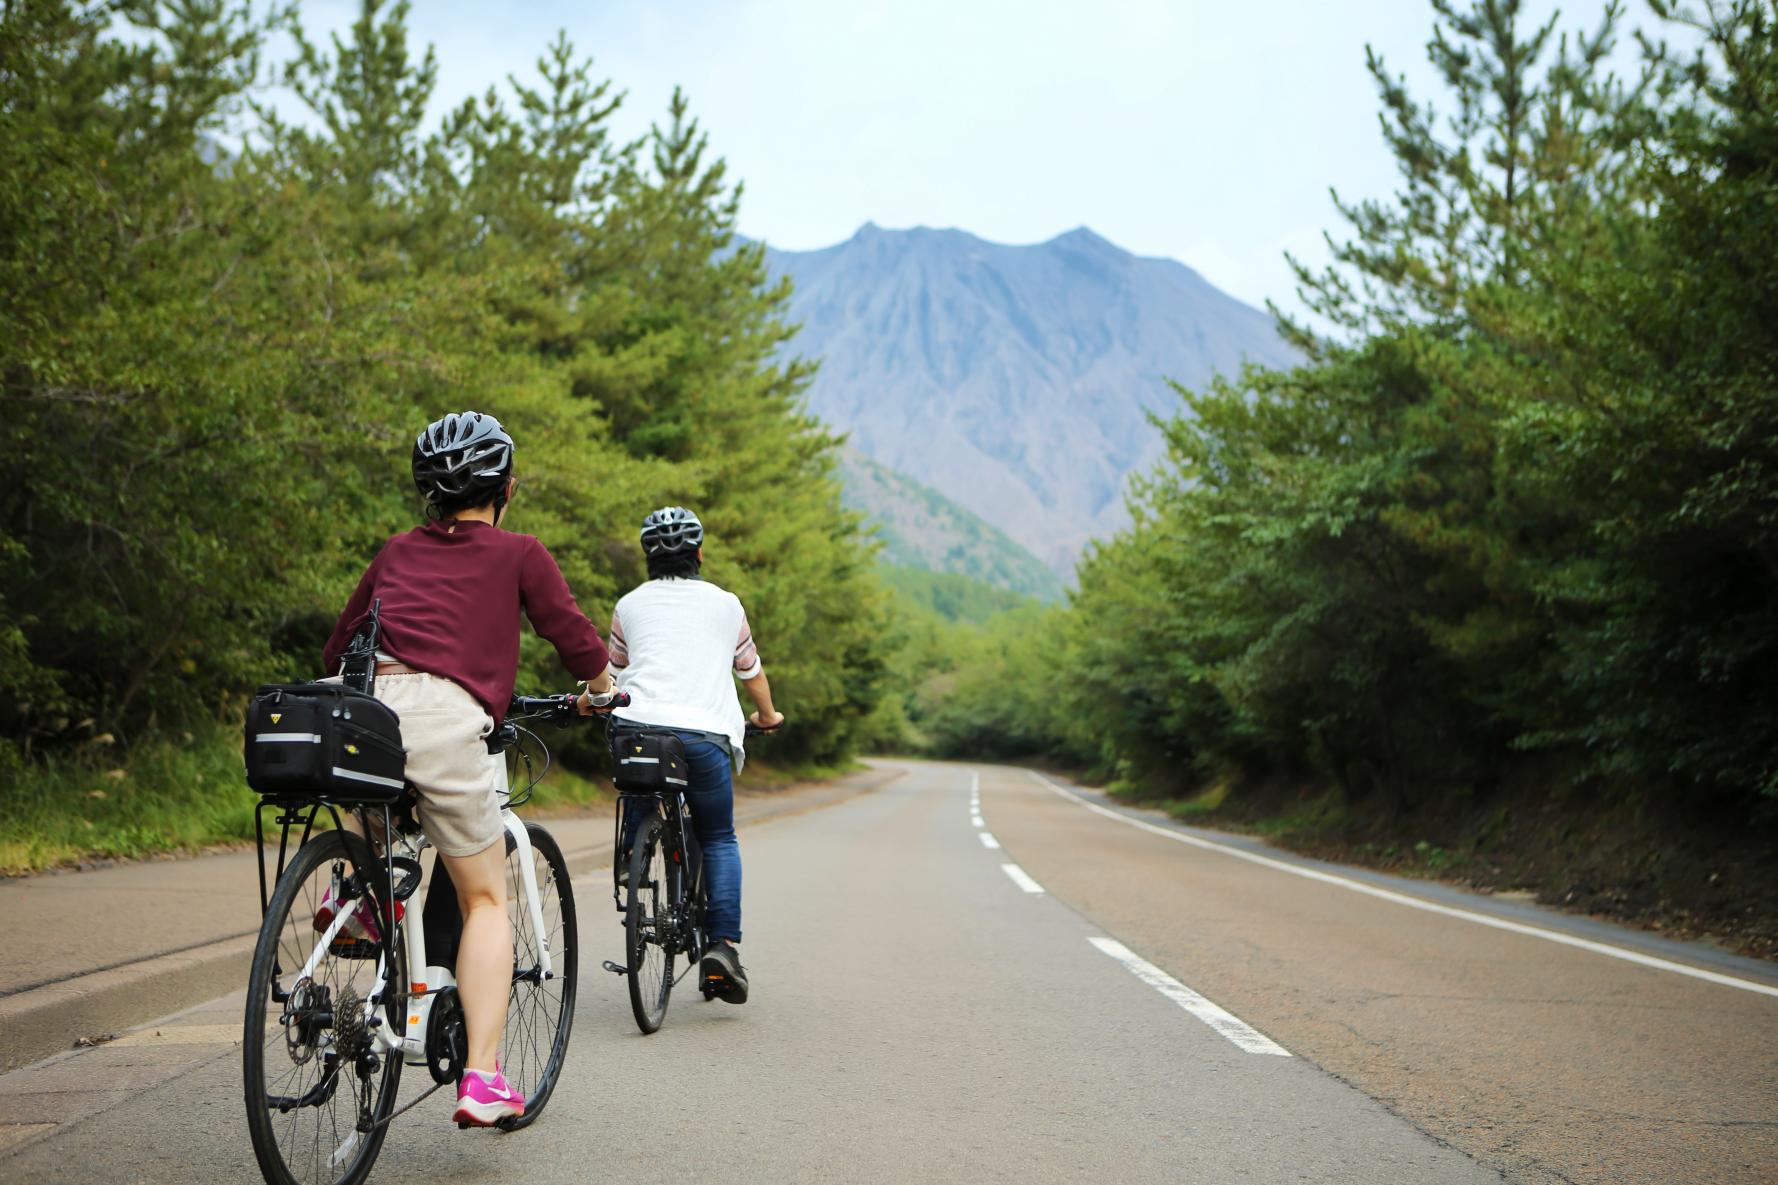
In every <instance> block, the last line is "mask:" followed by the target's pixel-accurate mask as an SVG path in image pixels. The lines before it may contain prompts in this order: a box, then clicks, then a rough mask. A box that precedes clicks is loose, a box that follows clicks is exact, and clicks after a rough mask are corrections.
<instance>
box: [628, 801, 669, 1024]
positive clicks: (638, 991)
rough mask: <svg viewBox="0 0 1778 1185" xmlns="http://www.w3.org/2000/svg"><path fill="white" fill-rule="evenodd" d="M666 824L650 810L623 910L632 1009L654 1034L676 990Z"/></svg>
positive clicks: (636, 844) (634, 852)
mask: <svg viewBox="0 0 1778 1185" xmlns="http://www.w3.org/2000/svg"><path fill="white" fill-rule="evenodd" d="M666 849H667V824H666V820H664V819H662V818H661V816H660V814H659V813H658V812H656V813H653V814H650V816H649V817H648V819H647V820H645V821H644V822H643V824H642V827H641V830H640V832H639V833H638V834H637V836H636V838H635V840H634V841H633V842H632V843H631V845H630V888H629V906H628V908H627V909H625V911H624V965H625V966H626V967H627V968H628V969H629V980H630V1011H631V1012H633V1013H634V1014H635V1016H636V1027H637V1028H639V1029H641V1030H642V1031H643V1032H644V1033H652V1032H654V1031H655V1030H656V1029H658V1028H660V1027H661V1021H662V1020H664V1019H665V1018H666V1015H667V997H668V996H670V995H672V993H673V940H674V934H673V921H672V917H673V893H672V889H673V886H672V885H671V883H669V881H668V879H667V875H668V865H669V861H670V860H671V858H672V854H671V853H669V852H668V851H667V850H666Z"/></svg>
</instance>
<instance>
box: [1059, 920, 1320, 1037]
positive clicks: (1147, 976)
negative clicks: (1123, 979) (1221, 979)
mask: <svg viewBox="0 0 1778 1185" xmlns="http://www.w3.org/2000/svg"><path fill="white" fill-rule="evenodd" d="M1087 941H1088V942H1090V943H1092V944H1093V945H1094V946H1096V947H1098V948H1099V949H1100V950H1102V951H1104V952H1105V953H1106V954H1108V955H1110V956H1111V957H1112V958H1114V959H1116V960H1117V961H1118V962H1120V963H1122V964H1123V965H1124V966H1125V967H1127V968H1129V970H1130V972H1131V974H1133V975H1135V976H1136V978H1137V979H1140V980H1141V981H1142V982H1143V983H1146V984H1147V985H1148V986H1149V987H1151V988H1153V989H1154V990H1155V991H1157V992H1159V993H1161V995H1163V996H1165V997H1167V999H1169V1000H1171V1001H1173V1002H1174V1003H1175V1004H1177V1005H1179V1006H1180V1007H1181V1008H1183V1009H1185V1010H1186V1011H1187V1012H1189V1013H1191V1014H1192V1015H1193V1016H1195V1017H1197V1018H1198V1019H1199V1020H1201V1021H1203V1022H1204V1023H1205V1024H1207V1025H1209V1026H1210V1027H1211V1028H1213V1029H1215V1030H1216V1031H1217V1032H1218V1033H1221V1034H1222V1035H1223V1036H1224V1037H1227V1038H1228V1039H1229V1040H1230V1041H1232V1042H1234V1043H1235V1044H1236V1045H1238V1046H1240V1047H1241V1048H1242V1049H1245V1050H1246V1051H1247V1052H1248V1053H1267V1054H1271V1055H1272V1056H1273V1057H1289V1056H1290V1050H1288V1049H1286V1048H1284V1046H1282V1045H1280V1044H1278V1043H1277V1042H1276V1041H1274V1040H1272V1039H1271V1038H1270V1037H1268V1036H1266V1035H1265V1034H1264V1033H1262V1032H1260V1031H1259V1030H1258V1029H1256V1028H1254V1027H1253V1026H1252V1025H1250V1024H1248V1023H1247V1022H1246V1021H1244V1020H1242V1019H1241V1018H1240V1017H1238V1016H1236V1015H1235V1014H1234V1013H1232V1012H1230V1011H1229V1010H1228V1009H1226V1008H1224V1007H1222V1006H1221V1005H1219V1004H1216V1003H1215V1002H1213V1001H1211V1000H1206V999H1205V998H1204V997H1202V996H1200V995H1198V993H1196V992H1194V991H1192V990H1191V989H1190V988H1188V987H1186V986H1185V985H1184V984H1183V983H1180V982H1179V981H1178V980H1177V979H1174V978H1173V977H1172V976H1171V975H1168V974H1167V973H1166V972H1165V971H1162V970H1161V969H1160V968H1159V967H1156V966H1155V965H1154V964H1153V963H1151V962H1149V961H1148V960H1147V959H1144V958H1142V957H1141V956H1139V955H1137V954H1136V953H1135V952H1134V951H1132V950H1131V949H1130V948H1129V947H1127V946H1125V945H1124V944H1123V943H1121V942H1119V941H1117V940H1116V939H1115V938H1102V937H1099V936H1098V935H1092V936H1090V937H1088V938H1087Z"/></svg>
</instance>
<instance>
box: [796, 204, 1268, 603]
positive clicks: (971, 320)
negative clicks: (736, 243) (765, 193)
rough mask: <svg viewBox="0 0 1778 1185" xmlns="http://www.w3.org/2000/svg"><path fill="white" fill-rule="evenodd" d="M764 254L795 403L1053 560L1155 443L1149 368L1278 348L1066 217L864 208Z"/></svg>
mask: <svg viewBox="0 0 1778 1185" xmlns="http://www.w3.org/2000/svg"><path fill="white" fill-rule="evenodd" d="M766 257H767V261H768V265H769V266H770V268H771V270H772V272H773V274H774V276H789V277H790V278H791V279H792V280H793V282H794V291H793V294H792V297H791V302H790V306H789V310H788V316H789V319H790V320H792V321H794V322H799V323H800V324H801V329H800V331H799V333H798V335H797V336H796V337H795V338H794V339H793V340H792V341H791V343H790V345H789V347H788V348H789V349H791V350H793V351H794V352H796V353H799V354H802V355H805V356H809V357H817V358H820V359H821V367H820V369H819V370H818V371H817V373H816V375H815V378H814V380H813V382H812V383H811V385H810V388H809V406H810V410H811V411H812V412H813V413H814V414H815V415H817V416H819V417H820V418H821V419H822V420H824V421H825V422H827V423H828V424H829V425H830V426H832V427H834V428H836V429H838V430H840V431H842V432H845V433H847V435H848V437H849V439H850V442H851V444H852V446H853V447H854V448H856V449H857V450H858V452H859V453H862V454H863V455H865V456H867V457H869V458H871V459H872V460H874V461H876V462H877V463H879V464H881V465H884V466H886V467H888V468H889V469H892V470H896V471H898V472H900V473H903V474H905V475H907V476H908V477H910V478H912V479H914V480H915V481H916V482H918V483H920V484H922V485H925V486H929V487H931V488H932V489H934V490H936V491H937V492H938V493H940V494H942V495H943V496H944V497H946V498H948V499H950V500H951V501H953V502H955V503H957V504H958V505H959V506H962V507H963V508H965V509H966V510H969V511H971V512H973V513H974V514H976V515H979V516H980V517H981V518H983V519H985V520H986V521H987V522H989V523H991V524H992V525H993V526H995V527H997V528H999V529H1000V530H1001V531H1003V532H1005V533H1006V534H1007V535H1008V536H1010V537H1011V538H1012V539H1013V540H1014V541H1016V542H1017V543H1019V544H1020V545H1022V546H1023V547H1025V548H1026V549H1028V550H1030V551H1032V552H1033V553H1035V554H1036V555H1037V556H1038V557H1039V558H1041V559H1042V560H1043V561H1044V562H1045V563H1046V564H1047V565H1048V566H1049V567H1050V568H1051V570H1052V571H1055V572H1057V573H1058V574H1061V575H1063V576H1067V575H1069V574H1071V572H1072V568H1073V563H1074V560H1075V558H1076V557H1077V556H1078V555H1079V553H1080V550H1081V549H1082V547H1084V546H1085V544H1086V543H1087V542H1088V541H1089V540H1090V539H1092V538H1095V537H1102V536H1104V535H1107V534H1109V533H1111V532H1112V531H1114V530H1115V529H1117V527H1119V526H1121V525H1122V524H1123V522H1124V521H1126V513H1127V512H1126V509H1125V507H1124V504H1123V494H1124V491H1125V489H1126V488H1127V482H1128V479H1129V476H1130V475H1131V474H1132V473H1134V472H1137V471H1140V470H1142V469H1145V468H1147V467H1148V466H1150V465H1152V464H1153V463H1154V461H1156V460H1157V459H1158V458H1159V457H1160V455H1161V451H1162V443H1161V437H1160V433H1159V432H1158V431H1157V430H1156V429H1155V428H1154V426H1153V424H1152V423H1150V421H1149V418H1148V417H1149V414H1150V413H1151V412H1161V413H1166V412H1169V411H1171V410H1172V409H1173V408H1174V407H1175V406H1176V401H1175V397H1174V396H1173V393H1172V391H1171V389H1170V388H1169V387H1168V385H1167V380H1168V379H1173V380H1176V381H1178V382H1180V383H1182V384H1184V385H1186V386H1196V385H1200V384H1202V383H1204V382H1206V381H1208V380H1209V378H1210V377H1211V376H1212V375H1213V374H1215V373H1218V372H1222V373H1232V372H1233V371H1234V370H1236V369H1238V367H1239V366H1240V365H1241V364H1242V362H1243V361H1254V362H1259V363H1262V364H1267V365H1287V364H1290V363H1291V362H1294V361H1295V356H1294V355H1293V354H1292V353H1291V352H1290V351H1289V349H1288V347H1286V346H1285V345H1284V343H1283V342H1282V341H1281V340H1280V339H1279V338H1278V336H1277V333H1276V330H1275V328H1274V326H1273V324H1272V321H1271V318H1270V317H1269V316H1268V315H1267V314H1265V313H1262V312H1260V311H1259V310H1257V309H1253V308H1250V307H1249V306H1247V305H1244V304H1242V303H1241V302H1239V301H1237V300H1235V299H1234V298H1233V297H1230V296H1228V295H1226V294H1225V293H1222V292H1221V291H1220V290H1218V289H1217V288H1216V287H1215V286H1214V285H1212V284H1210V283H1209V281H1207V280H1205V279H1204V278H1203V276H1202V275H1200V274H1199V273H1198V272H1196V271H1195V270H1194V269H1192V268H1190V267H1189V266H1187V265H1186V264H1184V263H1181V262H1180V261H1178V260H1173V259H1166V258H1161V257H1153V256H1146V257H1145V256H1137V255H1134V254H1132V253H1131V252H1128V251H1125V250H1124V249H1123V248H1121V247H1118V246H1117V245H1116V244H1114V243H1111V242H1110V241H1109V240H1107V239H1105V238H1104V237H1103V236H1101V235H1099V234H1098V233H1097V232H1095V231H1093V230H1092V229H1091V228H1089V227H1085V226H1081V227H1076V228H1074V229H1072V230H1069V231H1064V232H1062V233H1061V234H1058V235H1056V236H1054V237H1052V238H1050V239H1048V240H1045V241H1044V242H1041V243H1035V244H1026V245H1016V244H1002V243H993V242H990V241H988V240H986V239H982V238H980V237H978V236H976V235H973V234H971V233H970V232H968V231H965V230H960V229H957V228H954V227H944V228H934V227H914V228H909V229H906V230H888V229H884V228H883V227H880V226H878V225H876V224H875V223H873V222H867V223H865V224H864V225H862V226H860V227H859V228H858V230H857V231H855V232H854V233H853V235H852V236H851V237H850V238H848V239H846V240H845V241H843V242H841V243H837V244H834V245H833V246H831V247H825V248H820V249H817V250H813V251H782V250H778V249H775V248H772V247H771V246H770V245H769V244H768V245H767V246H766Z"/></svg>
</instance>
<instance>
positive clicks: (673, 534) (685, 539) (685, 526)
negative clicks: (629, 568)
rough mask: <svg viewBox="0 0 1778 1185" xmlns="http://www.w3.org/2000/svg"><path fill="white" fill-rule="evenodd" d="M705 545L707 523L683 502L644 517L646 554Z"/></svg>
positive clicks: (677, 550) (692, 549) (643, 540)
mask: <svg viewBox="0 0 1778 1185" xmlns="http://www.w3.org/2000/svg"><path fill="white" fill-rule="evenodd" d="M703 545H704V524H703V523H701V522H699V521H698V516H697V515H695V514H693V513H692V512H691V511H689V510H687V509H686V508H685V507H683V506H663V507H661V508H660V509H659V510H657V511H655V512H654V513H652V514H650V515H649V516H648V517H647V518H645V519H643V520H642V551H643V554H644V555H661V554H663V553H672V552H679V551H696V550H697V549H698V548H700V547H702V546H703Z"/></svg>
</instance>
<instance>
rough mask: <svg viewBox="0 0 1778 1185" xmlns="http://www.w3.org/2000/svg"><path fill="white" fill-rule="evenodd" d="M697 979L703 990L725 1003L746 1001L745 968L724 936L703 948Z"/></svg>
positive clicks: (743, 1002)
mask: <svg viewBox="0 0 1778 1185" xmlns="http://www.w3.org/2000/svg"><path fill="white" fill-rule="evenodd" d="M698 980H699V983H700V986H702V987H703V989H704V991H705V992H707V993H709V994H711V995H713V996H715V997H716V998H717V999H719V1000H721V1001H723V1002H724V1003H726V1004H745V1003H746V1002H747V968H745V967H743V966H741V956H740V954H739V953H738V952H737V951H736V950H735V948H734V947H733V946H732V945H731V944H730V943H729V940H728V939H726V938H718V939H717V940H716V941H715V942H712V943H711V944H710V945H709V946H707V947H705V948H704V959H703V962H701V963H700V964H699V965H698Z"/></svg>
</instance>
